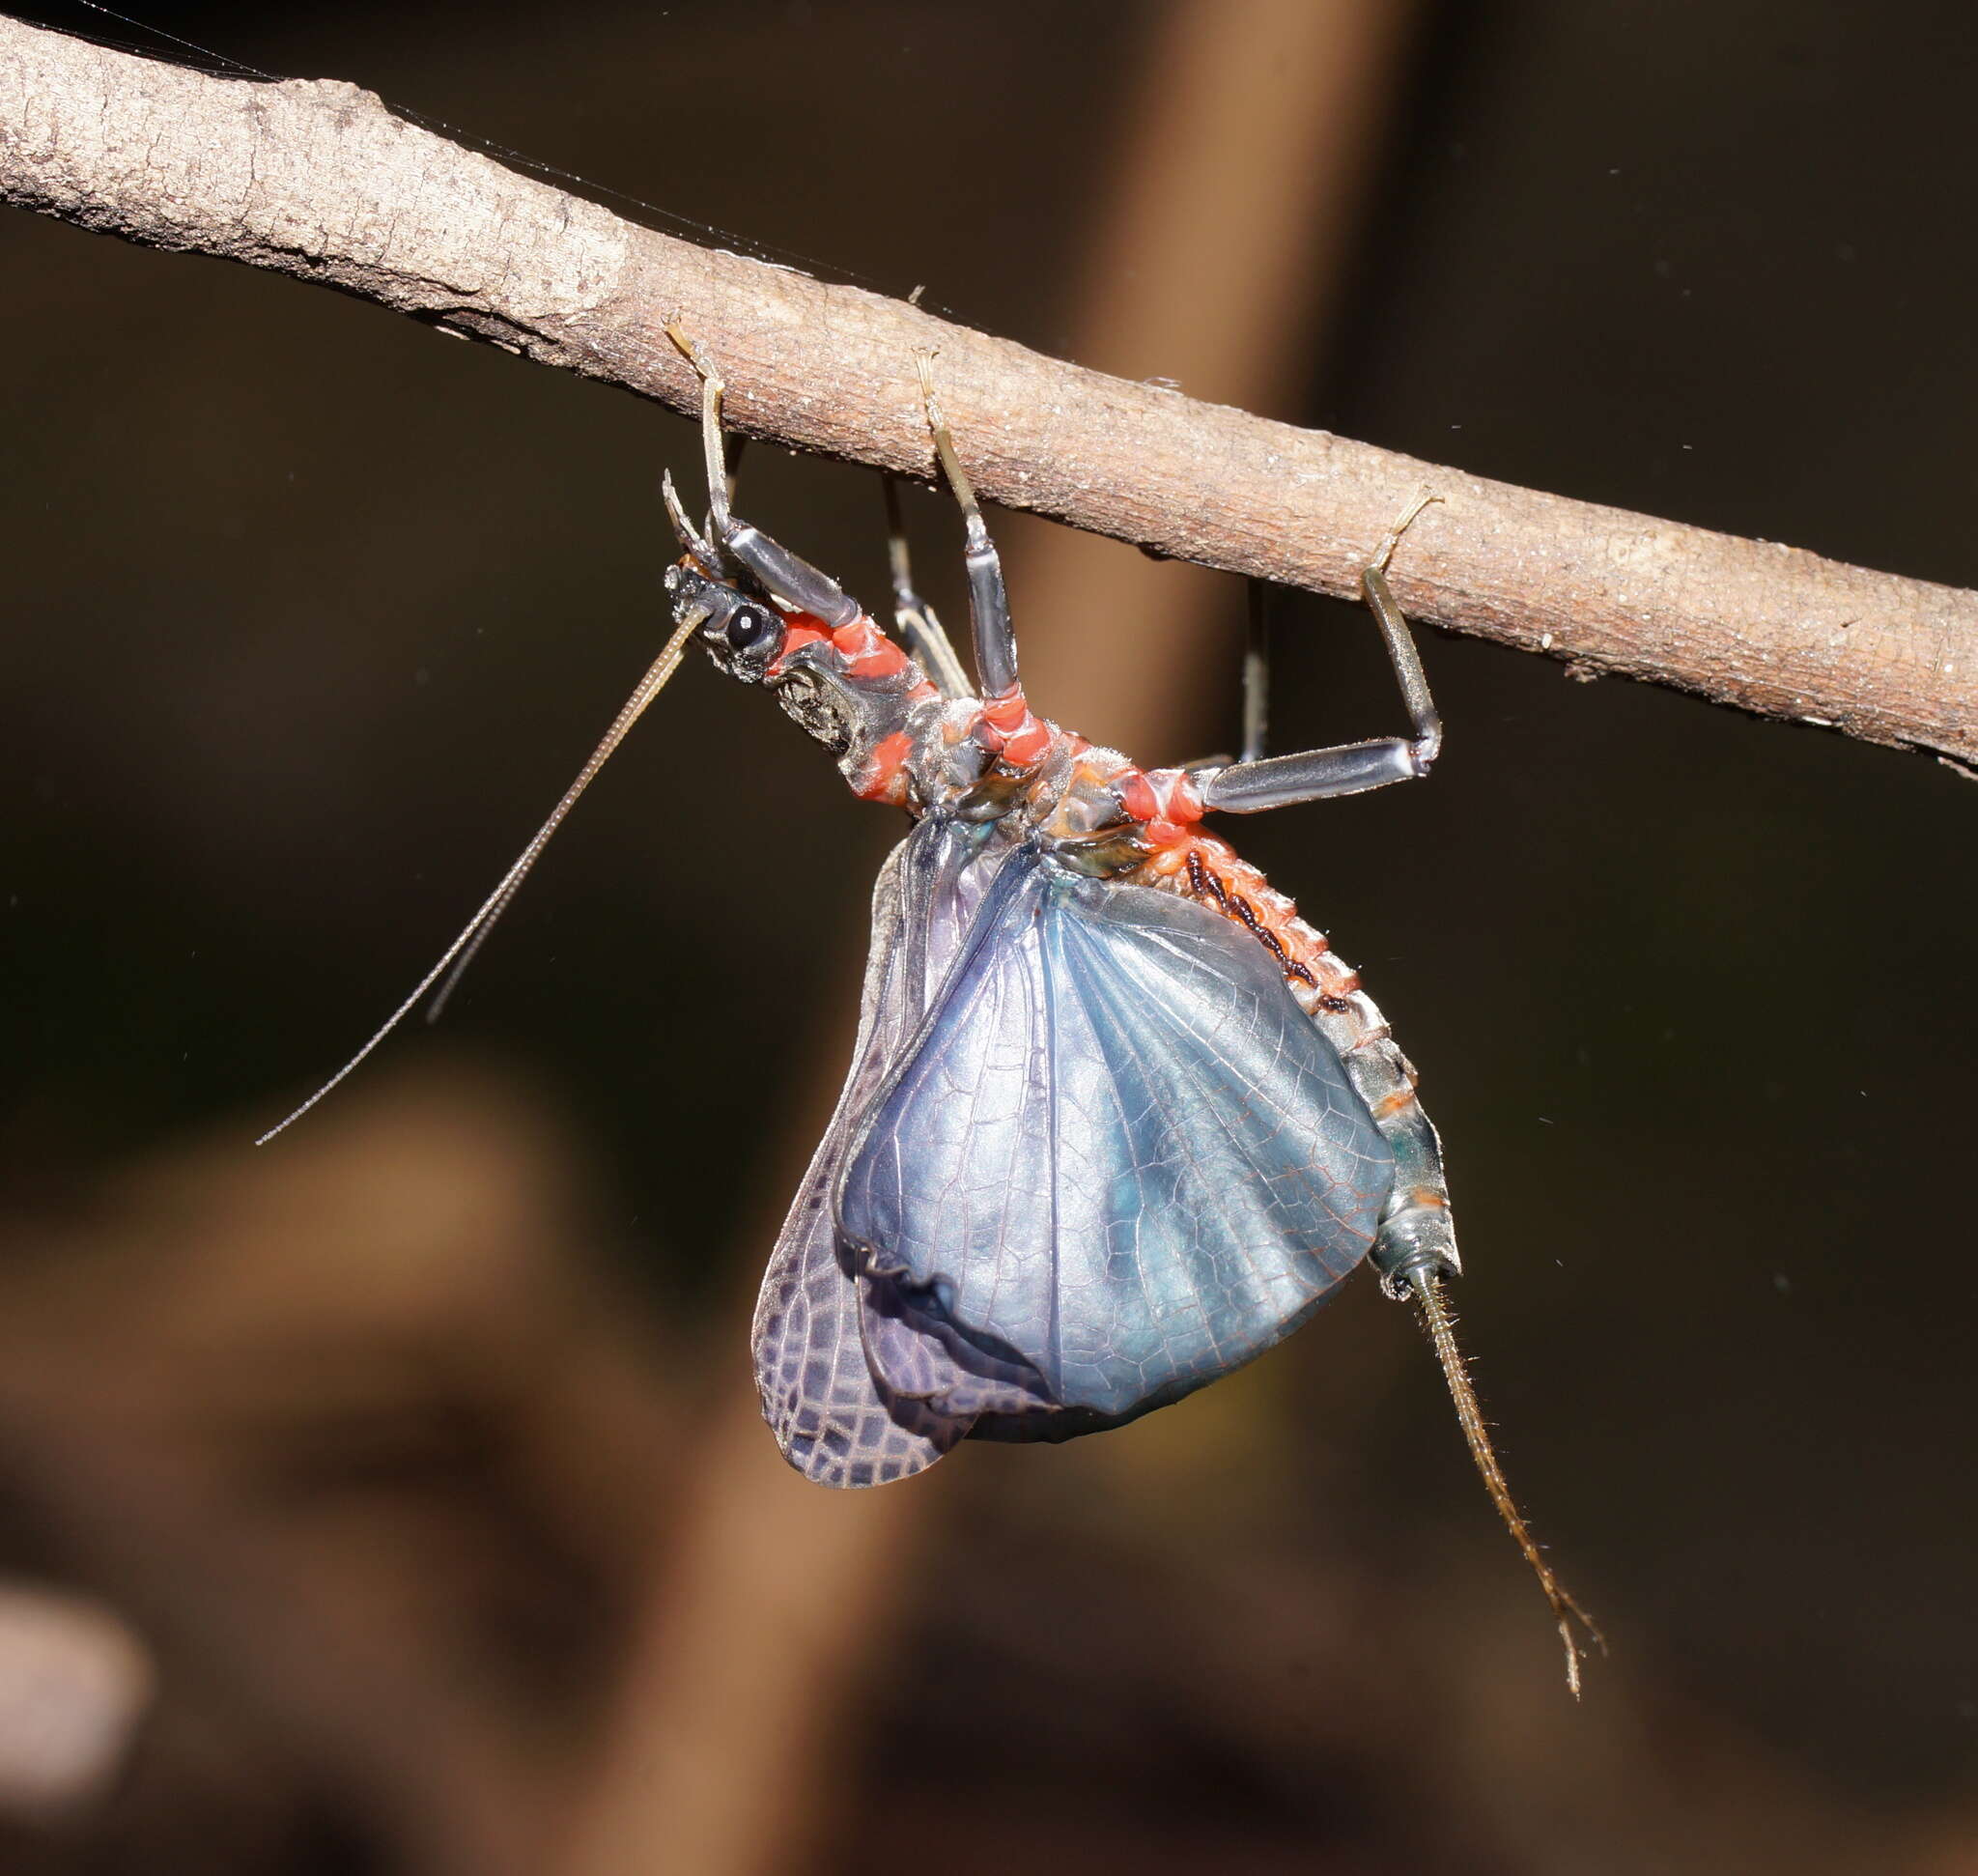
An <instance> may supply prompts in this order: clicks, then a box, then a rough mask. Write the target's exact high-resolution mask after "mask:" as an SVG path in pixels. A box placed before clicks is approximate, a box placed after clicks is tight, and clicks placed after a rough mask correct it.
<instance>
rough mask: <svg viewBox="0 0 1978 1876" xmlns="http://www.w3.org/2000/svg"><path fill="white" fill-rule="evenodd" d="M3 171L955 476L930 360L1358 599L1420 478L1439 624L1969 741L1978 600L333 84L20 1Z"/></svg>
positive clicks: (151, 237)
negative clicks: (1042, 333)
mask: <svg viewBox="0 0 1978 1876" xmlns="http://www.w3.org/2000/svg"><path fill="white" fill-rule="evenodd" d="M0 197H4V198H5V199H6V200H7V201H10V202H13V203H15V204H17V205H19V206H20V207H22V208H26V209H31V210H34V211H36V212H37V213H42V214H50V215H55V216H58V217H60V218H61V219H63V220H65V221H72V222H75V223H76V224H78V225H79V226H82V227H85V228H93V229H96V230H99V231H100V232H103V233H107V234H117V235H122V236H124V237H125V238H126V239H127V240H130V241H135V242H145V243H148V244H150V245H152V246H155V247H166V248H181V249H188V250H193V251H196V252H199V253H206V254H216V255H221V256H223V257H225V258H227V259H229V260H236V261H243V262H246V263H247V264H248V265H250V266H253V267H263V268H270V269H273V270H276V271H277V272H282V273H288V274H292V275H294V276H295V277H297V278H298V279H303V280H314V281H319V282H321V283H324V284H325V285H329V286H334V287H338V288H341V289H343V290H344V291H345V292H347V293H353V294H357V295H360V296H361V297H363V298H368V299H375V300H378V301H380V302H381V304H383V305H386V306H391V307H395V308H396V309H398V310H399V311H400V312H404V313H409V314H410V315H412V316H413V317H414V318H417V319H423V320H427V321H429V322H431V323H433V324H435V325H438V326H440V327H445V328H446V329H448V330H450V331H453V332H456V333H460V334H465V335H467V336H470V337H474V338H479V339H485V340H488V341H490V342H492V343H494V344H496V345H500V346H503V347H505V348H507V349H508V350H511V351H513V352H517V353H519V354H522V355H525V356H527V357H530V358H533V359H535V360H537V361H538V362H539V363H542V364H550V365H558V366H561V367H563V368H564V369H565V370H570V371H576V372H579V373H581V374H583V375H584V376H586V377H591V378H600V379H604V380H607V381H608V382H609V383H611V384H619V385H622V386H624V387H625V388H626V389H628V390H632V391H636V392H637V393H639V394H640V395H641V396H645V397H650V398H654V399H657V400H658V401H659V402H661V403H663V404H665V405H668V406H669V407H671V408H672V409H673V410H676V411H679V412H692V411H693V410H694V409H695V408H696V389H695V386H694V384H693V383H692V377H691V374H690V372H689V371H688V369H687V367H686V365H685V363H684V362H683V360H682V359H681V358H680V357H679V355H678V354H677V353H676V352H675V351H674V349H673V347H672V346H671V345H670V344H669V343H668V341H667V339H666V337H665V334H664V331H663V329H662V328H663V327H664V324H665V323H666V322H667V321H668V320H673V319H677V320H678V321H680V323H681V324H682V325H683V326H685V327H687V328H688V329H689V330H690V331H692V332H693V333H694V334H695V335H696V336H698V337H700V338H701V339H703V340H704V341H705V342H706V343H707V345H708V346H709V348H710V349H711V350H712V351H713V353H714V355H716V356H717V357H718V358H719V359H720V360H721V365H722V368H723V371H724V372H725V374H726V375H727V377H728V380H729V385H730V389H729V397H728V405H727V409H728V412H729V414H730V416H731V417H732V419H733V421H734V423H735V425H736V427H737V428H738V429H740V430H743V431H747V432H749V434H751V435H754V436H758V437H764V438H768V439H771V440H773V441H777V442H780V443H786V444H791V445H794V446H796V447H798V448H802V449H806V450H814V451H817V452H819V453H822V454H825V455H830V456H839V457H844V458H847V459H849V460H851V461H855V462H861V463H869V464H873V465H875V466H878V467H883V468H887V469H898V470H903V471H905V472H907V473H910V474H914V475H918V476H921V477H931V475H932V473H933V460H932V451H931V450H930V448H929V445H928V441H927V432H926V427H925V425H924V423H923V422H922V420H921V413H920V402H919V387H918V380H917V377H916V372H915V363H914V355H915V354H916V353H917V352H920V351H929V350H935V351H939V353H940V354H941V368H940V369H941V384H942V396H943V400H944V402H945V403H946V404H947V411H948V414H949V416H950V418H951V419H952V421H953V423H954V427H955V431H956V434H957V435H958V436H959V437H960V438H961V440H962V443H963V448H964V453H965V456H966V458H967V461H968V464H969V468H970V470H971V472H972V473H973V474H974V476H975V481H976V486H977V487H978V488H979V489H980V490H981V492H982V494H983V495H984V496H986V497H989V498H990V499H992V500H994V501H997V502H999V503H1001V504H1002V505H1003V506H1005V507H1011V508H1027V509H1031V510H1034V511H1036V512H1037V513H1039V514H1044V515H1049V516H1052V517H1054V518H1055V519H1057V520H1059V521H1063V522H1068V523H1070V524H1072V525H1073V526H1078V527H1083V528H1088V529H1089V530H1091V531H1093V532H1095V533H1100V534H1109V535H1112V536H1114V537H1115V538H1116V539H1119V540H1123V541H1131V542H1134V543H1136V544H1138V545H1140V546H1142V547H1145V548H1148V549H1151V550H1154V551H1156V552H1158V553H1161V554H1170V555H1173V556H1174V557H1175V558H1178V559H1187V560H1196V561H1201V562H1202V563H1204V564H1205V565H1208V566H1212V567H1220V568H1225V569H1227V570H1229V572H1232V573H1242V574H1254V575H1258V576H1260V577H1262V578H1264V579H1267V580H1274V581H1279V582H1282V583H1286V584H1289V585H1295V586H1305V587H1310V588H1312V589H1314V590H1315V591H1319V592H1327V593H1335V594H1352V593H1356V592H1357V590H1358V581H1359V569H1360V566H1361V563H1362V562H1363V561H1364V560H1365V558H1366V557H1367V554H1368V553H1369V551H1370V549H1371V547H1372V546H1373V544H1374V543H1375V542H1377V541H1378V540H1379V539H1380V538H1381V536H1382V534H1383V533H1385V531H1386V530H1387V528H1388V526H1390V524H1391V523H1392V522H1393V521H1394V519H1395V517H1396V515H1397V514H1399V512H1400V510H1401V508H1402V506H1403V505H1404V504H1405V502H1406V501H1407V500H1408V498H1409V497H1411V496H1412V495H1413V493H1414V492H1415V491H1416V490H1418V489H1420V488H1423V487H1427V488H1431V489H1433V490H1434V491H1435V492H1436V493H1437V494H1439V495H1440V496H1442V497H1443V498H1444V499H1443V502H1442V504H1440V505H1438V506H1436V507H1432V508H1430V509H1429V510H1428V511H1427V513H1426V514H1425V515H1424V516H1423V517H1422V519H1421V521H1420V522H1419V523H1418V524H1417V525H1416V526H1415V528H1414V529H1413V530H1412V531H1411V532H1410V534H1409V535H1408V538H1407V542H1406V545H1405V546H1404V547H1403V549H1402V550H1401V553H1400V554H1399V556H1398V559H1397V561H1396V566H1395V570H1394V584H1395V588H1396V591H1397V592H1398V594H1399V597H1400V599H1401V601H1402V603H1403V605H1404V606H1405V607H1406V608H1407V610H1408V611H1409V612H1410V614H1411V615H1412V616H1414V617H1416V618H1419V619H1424V620H1427V621H1430V622H1432V623H1434V624H1437V625H1441V626H1445V627H1448V628H1450V629H1452V630H1454V631H1457V632H1466V633H1474V634H1477V635H1479V636H1481V637H1484V638H1488V639H1493V640H1497V641H1498V642H1500V643H1502V644H1508V645H1513V646H1516V647H1518V648H1520V649H1523V650H1528V651H1541V652H1548V653H1550V654H1551V655H1552V656H1553V657H1555V658H1559V659H1562V660H1565V661H1567V662H1568V664H1570V665H1572V666H1574V667H1576V668H1579V669H1581V670H1583V671H1586V672H1589V673H1608V672H1612V673H1615V674H1619V675H1624V676H1628V677H1636V678H1643V679H1647V680H1650V681H1652V682H1655V683H1661V684H1668V685H1673V686H1676V687H1677V688H1679V689H1682V690H1687V691H1693V692H1696V693H1697V694H1699V695H1701V696H1707V697H1710V698H1712V699H1714V700H1715V701H1717V702H1720V703H1730V704H1735V705H1737V706H1738V707H1739V708H1741V709H1745V710H1751V711H1756V712H1759V713H1762V714H1764V715H1767V716H1775V717H1785V718H1791V719H1794V720H1797V721H1799V722H1803V723H1814V724H1821V725H1833V726H1836V727H1838V728H1841V729H1844V730H1846V731H1847V732H1848V733H1849V734H1851V735H1854V736H1859V737H1863V738H1865V739H1867V740H1869V741H1871V742H1879V743H1891V744H1897V745H1910V746H1914V747H1917V748H1921V749H1926V750H1932V751H1935V752H1936V753H1939V754H1942V755H1946V756H1949V757H1953V758H1956V759H1957V760H1959V761H1960V762H1963V763H1978V593H1972V592H1968V591H1964V590H1961V589H1958V588H1955V587H1949V586H1941V585H1936V584H1933V583H1928V582H1925V581H1918V580H1906V579H1903V578H1900V577H1898V576H1896V575H1892V574H1881V573H1872V572H1868V571H1866V570H1864V569H1862V568H1859V567H1851V566H1844V565H1841V564H1839V563H1838V562H1835V561H1831V560H1825V559H1822V558H1820V557H1819V556H1817V555H1815V554H1807V553H1804V552H1801V551H1799V550H1796V549H1791V548H1786V547H1781V546H1777V545H1774V544H1771V543H1766V542H1757V541H1745V540H1738V539H1735V538H1733V537H1731V536H1728V535H1723V534H1715V533H1711V532H1709V531H1708V530H1706V529H1703V528H1697V527H1685V526H1679V525H1677V524H1675V523H1673V522H1663V521H1654V520H1651V519H1648V518H1646V517H1643V516H1640V515H1632V514H1628V513H1626V512H1625V511H1623V510H1620V509H1615V508H1604V507H1597V506H1594V505H1592V504H1590V503H1586V502H1578V501H1570V500H1567V499H1565V498H1564V497H1558V496H1548V495H1540V494H1537V493H1535V492H1533V491H1531V490H1526V489H1517V488H1512V487H1510V486H1508V485H1506V484H1504V483H1499V482H1489V481H1485V480H1484V479H1482V478H1480V477H1477V476H1473V475H1467V474H1465V473H1463V472H1462V471H1461V470H1458V469H1445V468H1439V467H1431V466H1429V465H1427V464H1424V463H1420V462H1417V461H1415V460H1414V459H1412V458H1410V457H1406V456H1399V455H1396V454H1393V453H1391V452H1389V451H1386V450H1380V449H1375V448H1372V447H1370V445H1368V444H1365V443H1356V442H1351V441H1346V440H1345V439H1343V438H1339V437H1333V436H1329V435H1327V434H1325V433H1324V432H1322V431H1312V430H1297V429H1293V428H1292V427H1290V426H1289V425H1286V424H1282V423H1273V422H1269V421H1267V420H1265V419H1264V418H1261V417H1255V416H1250V415H1247V414H1245V413H1244V412H1240V411H1233V410H1229V409H1227V408H1225V407H1223V406H1219V405H1206V404H1200V403H1197V402H1195V401H1194V400H1192V399H1190V398H1186V397H1183V396H1181V395H1180V394H1179V393H1178V392H1175V391H1170V390H1163V389H1160V388H1158V387H1155V386H1152V385H1148V384H1128V383H1126V382H1124V381H1123V380H1120V379H1116V378H1108V377H1104V376H1102V375H1101V374H1099V373H1096V372H1090V371H1084V370H1081V369H1079V368H1078V367H1077V366H1074V365H1067V364H1062V363H1060V362H1059V361H1057V360H1055V359H1051V358H1046V357H1043V356H1040V355H1038V354H1036V353H1033V352H1030V351H1027V350H1025V349H1024V348H1023V347H1021V346H1018V345H1013V344H1011V343H1009V342H1008V341H1007V340H1003V339H996V338H991V337H989V336H988V335H986V334H984V333H980V332H975V331H971V330H969V329H967V328H965V327H957V326H951V325H948V324H947V323H945V322H944V321H941V320H938V319H935V318H934V317H933V316H931V315H930V314H927V313H923V312H921V311H919V310H918V308H915V307H912V306H909V305H905V304H903V303H901V302H899V301H897V300H890V299H886V298H881V297H879V296H878V295H875V294H870V293H865V292H862V291H861V290H859V289H857V288H853V287H841V286H833V285H829V284H826V283H824V282H821V281H817V280H813V279H810V278H809V277H807V276H805V275H804V274H800V273H796V272H792V271H790V270H785V269H782V268H776V267H770V266H767V265H764V264H763V263H760V262H756V261H749V260H745V259H743V258H741V257H739V256H737V255H733V254H726V253H719V252H714V251H711V250H709V249H706V248H701V247H696V246H693V245H692V244H691V243H689V242H682V241H677V240H675V239H673V238H671V237H669V236H666V235H662V234H659V233H656V232H654V231H652V230H650V229H646V228H641V227H637V226H636V225H634V224H633V223H630V222H627V221H624V220H621V219H620V218H619V217H617V216H615V215H613V214H611V213H608V211H607V210H605V209H602V208H600V207H598V206H597V205H596V204H594V203H590V202H586V201H583V200H582V199H580V198H579V197H575V196H571V195H567V194H565V193H564V192H563V191H561V190H559V189H556V188H553V187H551V186H550V185H547V184H544V183H539V182H535V181H532V180H530V179H529V178H526V177H523V176H518V175H516V174H515V173H514V172H512V171H510V170H506V169H503V168H502V167H501V166H500V165H499V164H498V163H496V162H494V161H493V160H492V159H490V158H489V157H486V156H479V155H476V154H475V153H473V152H471V151H467V150H464V149H462V148H460V147H459V146H458V145H455V144H452V143H449V142H447V141H446V140H445V139H444V138H441V137H438V136H435V135H433V134H432V133H431V132H429V131H426V130H422V129H420V128H416V127H415V126H413V125H410V124H408V123H406V122H404V121H403V120H401V119H399V118H395V117H393V116H392V115H391V114H390V112H389V111H387V110H386V109H385V107H384V106H383V104H382V103H381V101H380V100H379V99H377V98H375V97H374V96H372V95H371V94H370V93H368V92H364V91H361V90H359V89H358V88H357V87H356V86H354V85H350V84H344V83H340V82H336V81H333V80H320V81H303V80H296V81H292V82H289V83H283V84H265V83H258V82H252V81H245V80H240V79H226V78H213V77H208V76H206V75H204V74H202V73H199V72H195V71H185V70H184V69H182V68H180V67H177V66H172V65H165V64H160V63H157V62H155V61H153V60H149V59H143V58H138V57H135V56H132V55H130V54H128V53H123V52H114V51H110V50H107V49H106V48H103V47H100V46H97V45H92V44H90V43H86V42H84V41H80V40H75V39H71V38H68V37H66V36H65V35H62V34H59V33H52V32H46V31H41V30H38V29H36V28H33V27H29V26H24V25H21V24H20V23H18V22H17V21H13V20H4V19H0Z"/></svg>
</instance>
